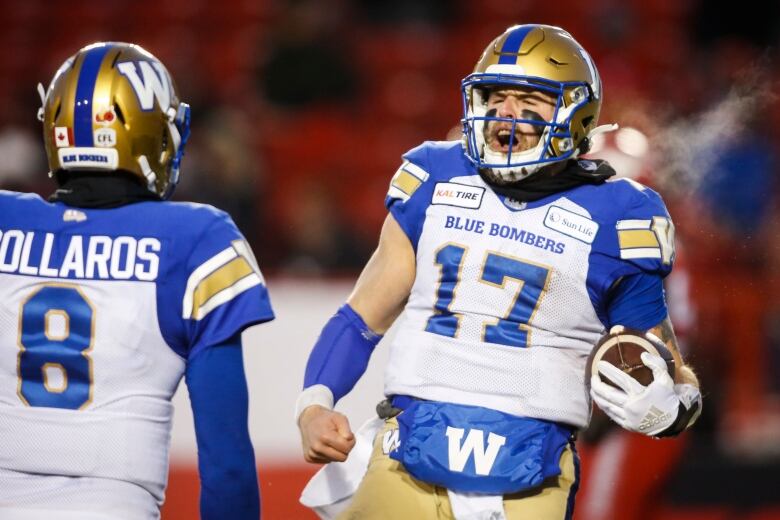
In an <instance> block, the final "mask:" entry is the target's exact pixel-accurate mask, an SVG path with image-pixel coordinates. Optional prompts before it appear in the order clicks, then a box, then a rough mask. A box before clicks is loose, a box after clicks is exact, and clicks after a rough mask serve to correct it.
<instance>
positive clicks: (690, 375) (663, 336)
mask: <svg viewBox="0 0 780 520" xmlns="http://www.w3.org/2000/svg"><path fill="white" fill-rule="evenodd" d="M648 332H650V333H652V334H654V335H655V336H657V337H658V338H659V339H660V340H661V341H663V343H664V345H666V346H667V348H668V349H669V351H670V352H671V353H672V357H674V363H675V366H676V367H677V368H676V369H675V375H674V382H675V383H677V384H689V385H693V386H695V387H697V388H698V387H699V379H698V378H697V377H696V373H695V372H694V371H693V369H692V368H691V367H690V366H688V365H686V364H685V362H684V361H683V358H682V355H681V354H680V347H679V346H678V345H677V337H676V336H675V334H674V328H673V327H672V321H671V320H670V319H669V317H667V318H666V319H664V320H663V321H662V322H661V323H659V324H658V325H656V326H655V327H653V328H652V329H650V330H649V331H648Z"/></svg>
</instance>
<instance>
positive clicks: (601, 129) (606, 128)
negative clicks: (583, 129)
mask: <svg viewBox="0 0 780 520" xmlns="http://www.w3.org/2000/svg"><path fill="white" fill-rule="evenodd" d="M619 128H620V125H618V124H617V123H610V124H608V125H599V126H597V127H596V128H594V129H593V130H591V131H590V132H588V139H593V138H594V137H596V136H597V135H599V134H606V133H608V132H614V131H615V130H617V129H619Z"/></svg>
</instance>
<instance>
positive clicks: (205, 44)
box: [0, 0, 780, 520]
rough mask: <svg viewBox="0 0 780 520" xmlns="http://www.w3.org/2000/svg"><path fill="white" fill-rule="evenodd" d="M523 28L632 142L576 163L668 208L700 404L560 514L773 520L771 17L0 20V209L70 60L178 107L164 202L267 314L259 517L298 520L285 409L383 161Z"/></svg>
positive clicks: (345, 277) (779, 271) (96, 12)
mask: <svg viewBox="0 0 780 520" xmlns="http://www.w3.org/2000/svg"><path fill="white" fill-rule="evenodd" d="M527 22H535V23H548V24H553V25H560V26H562V27H564V28H566V29H567V30H568V31H570V32H571V33H572V34H573V35H574V36H575V38H577V39H578V40H579V41H580V43H582V44H583V45H584V46H585V48H587V49H588V50H589V51H590V53H591V54H592V55H593V57H594V59H595V61H596V63H597V65H598V67H599V70H600V72H601V76H602V79H603V82H604V88H605V105H604V108H603V110H602V115H601V122H602V123H606V122H613V121H614V122H617V123H620V124H621V125H622V126H626V127H630V128H632V129H633V130H627V131H623V132H622V133H619V134H613V135H612V136H611V137H609V139H608V140H605V141H604V142H602V143H600V145H599V146H600V150H599V151H598V152H597V153H600V154H601V155H602V156H603V157H608V158H610V159H611V160H612V161H613V162H614V164H616V165H617V166H618V168H620V169H621V170H622V173H623V174H625V175H631V176H634V177H638V178H640V180H643V181H645V182H647V183H649V184H651V185H653V186H654V187H656V188H657V189H659V191H661V192H662V193H663V195H664V197H665V199H666V201H667V203H668V205H669V207H670V210H671V212H672V216H673V217H674V219H675V222H676V225H677V232H678V240H679V242H680V244H681V253H680V270H679V274H678V276H677V278H676V279H675V280H672V281H670V283H669V287H668V291H669V293H670V299H671V300H672V305H673V306H674V307H675V309H674V311H675V313H676V314H677V316H676V317H675V318H676V324H677V328H678V329H679V330H678V332H679V333H680V335H681V336H682V337H683V339H684V342H685V345H686V349H687V352H688V353H687V356H688V359H689V360H690V361H691V362H692V363H693V365H694V366H695V367H697V368H698V370H699V372H700V375H701V379H702V382H703V388H704V391H705V395H706V406H705V411H704V415H703V417H702V419H701V421H700V422H699V424H698V425H697V427H696V428H695V430H694V431H693V432H691V433H689V434H687V435H685V436H683V437H682V438H681V439H679V440H678V441H676V442H669V443H661V442H656V441H651V442H649V443H648V442H643V441H644V440H643V439H640V440H638V441H637V440H636V439H628V440H626V438H625V436H623V437H622V438H621V436H620V435H614V432H612V434H610V433H608V434H606V436H603V437H602V438H601V440H600V441H598V442H596V443H595V444H592V445H591V446H587V445H586V443H585V442H584V441H583V442H582V444H583V451H585V456H586V462H585V468H586V471H593V475H592V477H591V478H589V479H587V480H586V482H585V488H584V490H583V492H582V493H581V497H578V498H581V499H582V502H581V503H586V502H587V503H590V504H591V506H587V505H583V506H582V507H581V508H580V510H579V511H578V515H577V518H582V519H586V518H602V519H604V518H615V519H624V518H626V519H629V518H637V519H638V518H647V519H660V518H663V519H678V518H679V519H685V520H726V519H750V520H767V519H770V518H771V519H776V518H780V498H778V496H777V494H776V488H777V482H778V478H780V380H779V379H778V374H780V227H778V223H779V222H778V221H779V220H780V206H779V205H778V194H779V193H780V192H779V190H778V188H779V186H778V181H777V173H778V168H780V162H778V144H780V130H778V129H779V128H780V100H779V99H778V97H777V94H776V93H777V86H778V85H779V84H780V83H778V81H780V72H779V71H780V68H778V66H777V45H778V43H780V4H778V2H776V1H771V2H769V1H764V0H743V1H742V2H739V4H738V5H737V4H730V5H729V6H728V7H721V4H720V3H719V2H712V1H706V0H592V1H588V2H576V1H570V0H560V1H557V2H542V1H530V0H529V1H521V0H515V1H510V2H507V1H502V0H484V1H470V2H467V1H464V0H457V1H447V0H395V1H392V2H382V1H379V0H330V1H326V0H319V1H318V0H297V1H282V0H265V1H264V0H221V1H220V2H210V1H207V0H167V1H165V2H160V1H152V0H102V1H86V0H72V1H67V2H65V1H55V0H18V1H17V0H0V188H4V189H12V190H19V191H34V192H38V193H40V194H42V195H47V194H49V193H50V192H52V191H53V185H52V183H51V181H49V179H47V177H46V171H47V168H46V163H45V160H46V159H45V154H44V153H43V147H42V142H41V135H40V134H41V131H40V127H39V123H38V121H37V120H36V118H35V114H36V111H37V108H38V106H39V100H38V95H37V93H36V90H35V86H36V84H37V83H38V82H39V81H41V82H43V83H44V85H45V84H46V83H47V82H48V81H49V80H50V79H51V76H52V74H53V73H54V71H55V70H56V69H57V67H58V66H59V65H60V63H62V62H63V61H64V60H65V59H66V58H67V57H68V56H69V55H71V54H72V53H73V52H75V51H76V50H77V49H78V48H80V47H82V46H84V45H85V44H87V43H91V42H93V41H98V40H118V41H129V42H133V43H138V44H141V45H142V46H144V47H145V48H146V49H148V50H149V51H151V52H152V53H153V54H155V55H156V56H157V57H159V58H160V59H161V60H162V61H163V62H164V63H165V64H166V65H167V66H168V68H169V69H170V71H171V72H172V74H173V76H174V78H176V80H177V82H178V87H179V90H180V92H181V95H182V98H183V99H184V100H185V101H188V102H189V103H191V105H192V106H193V134H192V139H191V141H190V144H189V145H188V148H187V154H186V157H185V160H184V166H183V180H182V183H181V185H180V187H179V189H178V191H177V193H176V197H175V198H176V199H179V200H194V201H197V202H204V203H211V204H214V205H216V206H219V207H221V208H223V209H225V210H227V211H229V212H230V213H231V214H232V215H233V217H234V219H235V220H236V222H237V223H238V225H239V227H240V228H241V230H242V231H243V232H244V234H245V235H246V236H247V237H248V239H249V240H250V242H251V243H252V244H253V246H254V249H255V252H256V254H257V256H258V258H259V261H260V264H261V266H262V268H263V269H264V271H265V273H266V275H267V278H268V285H269V288H270V290H271V295H272V300H273V302H274V305H275V308H276V310H277V316H278V320H277V321H276V322H274V323H272V324H269V325H266V326H262V327H258V328H255V329H252V330H250V331H248V332H247V333H246V335H245V342H246V344H247V350H248V353H247V358H246V359H247V365H248V366H247V371H248V377H249V379H250V386H251V388H250V391H251V407H252V409H251V432H252V436H253V439H254V443H255V448H256V450H257V456H258V466H259V474H260V480H261V486H262V492H263V508H264V516H265V518H270V519H298V518H301V519H305V518H313V515H311V514H310V513H308V512H307V511H305V510H304V509H303V508H302V507H300V506H298V505H297V497H298V495H299V493H300V490H301V489H302V487H303V485H304V483H305V482H306V480H307V478H308V477H309V476H310V475H311V474H312V473H313V472H314V471H315V470H316V467H313V466H307V465H305V464H303V463H302V458H301V456H300V451H299V447H298V434H297V430H296V428H295V425H294V424H293V419H292V413H293V412H292V410H293V402H294V400H295V397H296V395H297V392H298V390H299V385H300V383H301V381H302V374H303V367H304V363H305V359H306V356H307V353H308V350H309V349H310V347H311V345H312V344H313V341H314V339H315V337H316V335H317V334H318V332H319V329H320V327H321V326H322V324H323V323H324V322H325V321H326V320H327V318H328V316H329V315H330V314H331V313H332V312H333V311H334V310H335V309H336V308H337V306H338V305H339V304H340V303H341V302H342V301H343V299H344V298H345V297H346V295H347V294H348V292H349V290H350V286H351V283H352V281H353V280H354V278H355V276H356V274H357V270H358V269H359V268H360V266H362V264H363V263H364V262H365V260H366V259H367V257H368V255H369V254H370V252H371V251H372V249H373V247H374V246H375V243H376V238H377V234H378V230H379V228H380V225H381V222H382V220H383V218H384V215H385V210H384V208H383V206H382V200H383V197H384V193H385V189H386V186H387V183H388V181H389V178H390V176H391V175H392V173H393V172H394V171H395V169H396V168H397V166H398V164H399V157H400V154H402V153H403V152H404V151H406V150H407V149H409V148H411V147H413V146H416V145H417V144H419V143H420V142H421V141H423V140H426V139H432V140H437V139H445V138H446V137H447V136H448V135H449V136H450V137H452V136H456V135H457V131H458V130H457V125H458V120H459V117H460V112H461V101H460V90H459V81H460V79H461V78H462V77H463V76H465V75H466V74H467V73H468V72H470V70H471V68H472V67H473V65H474V63H475V62H476V60H477V58H478V57H479V54H480V53H481V51H482V49H483V47H484V45H486V44H487V42H489V41H490V40H491V39H492V38H493V37H495V36H496V35H498V34H499V33H501V32H502V31H503V30H504V29H505V28H506V27H507V26H509V25H512V24H514V23H527ZM375 358H376V359H373V360H372V364H371V367H370V370H369V374H368V375H367V377H365V378H364V379H363V381H361V383H360V384H359V386H358V387H357V389H356V391H354V392H353V394H352V395H350V396H349V397H348V398H347V399H345V402H344V403H343V404H342V407H343V409H344V410H345V411H346V412H347V413H348V415H349V417H350V419H351V421H352V423H353V425H354V426H358V425H359V424H360V423H361V422H362V421H363V420H365V419H367V418H368V417H369V416H370V414H371V413H372V409H373V405H374V403H375V402H376V401H377V400H378V399H379V398H380V396H381V387H382V384H381V377H382V376H381V374H382V371H381V367H382V362H383V359H384V352H383V351H382V349H381V347H380V349H379V351H378V353H377V355H376V356H375ZM176 399H177V418H176V425H175V430H174V436H173V450H172V460H171V479H170V486H169V490H168V501H167V503H166V505H165V507H164V509H163V518H164V519H165V520H178V519H191V518H197V500H196V495H197V466H196V454H195V443H194V437H193V432H192V422H191V421H192V419H191V415H190V412H189V406H188V402H187V396H186V391H185V390H184V389H182V390H181V391H180V393H179V395H177V398H176ZM632 443H633V444H632ZM621 446H622V447H621ZM627 446H628V449H629V452H628V454H627V455H626V452H625V449H626V447H627ZM599 450H600V451H601V458H600V459H598V458H597V457H596V455H594V454H598V453H599ZM621 450H623V451H621ZM621 453H622V455H621ZM589 457H590V458H589ZM626 457H627V458H626ZM588 460H591V461H596V460H600V462H599V463H598V464H595V463H594V464H591V465H590V466H588ZM615 495H618V496H617V497H615ZM594 497H595V498H594ZM610 497H612V498H610ZM592 504H606V506H599V507H601V508H600V509H599V507H596V506H593V505H592ZM605 508H606V509H605ZM640 512H641V513H640Z"/></svg>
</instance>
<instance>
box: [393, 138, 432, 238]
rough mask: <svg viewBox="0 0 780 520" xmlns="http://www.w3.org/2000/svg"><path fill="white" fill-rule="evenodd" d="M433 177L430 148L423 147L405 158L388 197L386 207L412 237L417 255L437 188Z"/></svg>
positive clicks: (412, 151)
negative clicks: (432, 198) (424, 224)
mask: <svg viewBox="0 0 780 520" xmlns="http://www.w3.org/2000/svg"><path fill="white" fill-rule="evenodd" d="M430 177H431V173H430V165H429V160H428V146H427V145H426V144H422V145H420V146H418V147H417V148H414V149H412V150H410V151H409V152H407V153H406V154H404V156H403V163H402V164H401V166H400V168H398V171H396V172H395V175H393V178H392V180H391V181H390V187H389V188H388V191H387V196H386V197H385V206H386V207H387V209H388V210H389V211H390V213H391V214H392V215H393V217H394V218H395V220H396V221H397V222H398V224H399V225H400V226H401V229H402V230H403V231H404V233H406V236H407V237H409V241H410V242H411V243H412V246H413V247H414V249H415V251H416V250H417V243H418V242H419V240H420V234H421V233H422V225H423V222H424V220H425V211H426V210H427V209H428V206H429V205H430V202H431V196H432V194H433V188H434V185H435V182H433V181H432V180H429V179H430Z"/></svg>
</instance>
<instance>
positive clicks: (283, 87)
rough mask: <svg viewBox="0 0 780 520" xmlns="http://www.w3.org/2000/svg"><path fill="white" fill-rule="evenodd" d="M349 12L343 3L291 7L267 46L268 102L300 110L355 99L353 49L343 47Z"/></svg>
mask: <svg viewBox="0 0 780 520" xmlns="http://www.w3.org/2000/svg"><path fill="white" fill-rule="evenodd" d="M339 3H340V4H342V5H338V4H339ZM345 8H346V6H345V5H344V2H318V1H316V0H295V1H292V2H290V5H289V7H288V8H287V10H286V11H285V12H284V13H283V15H282V16H281V18H282V19H281V20H279V24H278V25H277V31H276V32H275V33H274V37H273V38H272V40H271V41H270V42H268V43H267V46H268V49H267V50H266V53H267V57H266V63H265V66H264V67H262V71H261V76H260V79H259V82H260V87H261V90H262V92H263V93H264V94H265V97H266V99H267V100H268V101H270V102H271V103H274V104H277V105H280V106H282V107H285V108H302V107H306V106H309V105H314V104H317V103H346V102H349V101H350V100H352V99H353V97H354V96H355V95H356V93H357V91H358V83H359V81H358V77H357V74H356V72H355V70H354V67H353V65H352V64H353V59H352V57H351V56H350V53H349V49H351V48H352V46H351V45H349V44H348V42H347V41H345V40H346V39H347V34H348V32H349V29H348V26H347V24H346V22H347V21H348V17H347V16H345V15H346V12H345V11H346V9H345ZM302 138H306V136H303V137H302Z"/></svg>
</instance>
